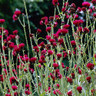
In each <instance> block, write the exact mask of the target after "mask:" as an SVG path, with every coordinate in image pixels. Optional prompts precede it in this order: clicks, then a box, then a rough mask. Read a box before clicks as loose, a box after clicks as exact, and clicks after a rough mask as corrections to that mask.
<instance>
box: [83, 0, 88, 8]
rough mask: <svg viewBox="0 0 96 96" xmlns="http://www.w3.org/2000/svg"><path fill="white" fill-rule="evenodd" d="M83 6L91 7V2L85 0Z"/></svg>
mask: <svg viewBox="0 0 96 96" xmlns="http://www.w3.org/2000/svg"><path fill="white" fill-rule="evenodd" d="M82 6H83V7H89V6H90V3H89V2H86V1H85V2H83V3H82Z"/></svg>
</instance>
